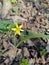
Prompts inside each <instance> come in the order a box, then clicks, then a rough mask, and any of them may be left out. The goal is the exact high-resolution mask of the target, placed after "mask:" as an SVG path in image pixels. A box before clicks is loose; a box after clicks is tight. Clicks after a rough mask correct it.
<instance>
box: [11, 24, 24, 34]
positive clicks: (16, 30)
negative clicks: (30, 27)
mask: <svg viewBox="0 0 49 65" xmlns="http://www.w3.org/2000/svg"><path fill="white" fill-rule="evenodd" d="M22 26H23V25H20V26H18V24H16V27H15V28H12V29H11V30H13V31H14V32H15V35H16V34H18V35H21V33H20V32H21V31H24V30H22Z"/></svg>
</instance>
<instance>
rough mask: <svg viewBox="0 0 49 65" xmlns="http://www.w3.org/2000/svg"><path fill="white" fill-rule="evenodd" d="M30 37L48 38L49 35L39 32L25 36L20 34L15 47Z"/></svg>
mask: <svg viewBox="0 0 49 65" xmlns="http://www.w3.org/2000/svg"><path fill="white" fill-rule="evenodd" d="M31 38H48V39H49V35H45V34H41V33H29V34H28V35H26V36H22V37H21V40H20V42H19V43H18V44H17V46H16V47H18V46H19V45H20V44H22V43H23V42H24V41H27V40H28V39H31Z"/></svg>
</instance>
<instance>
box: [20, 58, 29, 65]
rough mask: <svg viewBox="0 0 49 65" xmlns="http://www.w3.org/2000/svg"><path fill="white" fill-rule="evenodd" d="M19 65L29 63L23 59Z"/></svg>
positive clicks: (27, 64)
mask: <svg viewBox="0 0 49 65" xmlns="http://www.w3.org/2000/svg"><path fill="white" fill-rule="evenodd" d="M20 65H29V62H28V60H27V59H25V58H23V59H22V61H21V63H20Z"/></svg>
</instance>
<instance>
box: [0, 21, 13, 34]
mask: <svg viewBox="0 0 49 65" xmlns="http://www.w3.org/2000/svg"><path fill="white" fill-rule="evenodd" d="M12 24H13V22H12V20H2V21H1V20H0V33H6V32H8V29H7V27H8V26H9V25H12Z"/></svg>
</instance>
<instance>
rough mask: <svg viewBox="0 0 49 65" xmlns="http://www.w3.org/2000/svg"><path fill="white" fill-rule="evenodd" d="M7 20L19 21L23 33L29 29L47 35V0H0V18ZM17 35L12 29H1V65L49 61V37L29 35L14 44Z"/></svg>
mask: <svg viewBox="0 0 49 65" xmlns="http://www.w3.org/2000/svg"><path fill="white" fill-rule="evenodd" d="M9 20H12V22H13V23H15V22H18V24H19V25H21V24H22V25H23V30H25V34H26V35H28V31H29V32H31V33H38V34H40V33H41V34H45V35H49V0H18V1H17V2H16V3H12V2H10V1H9V0H3V2H1V1H0V21H1V22H4V21H6V22H7V23H8V21H9ZM4 26H5V25H3V26H1V25H0V29H1V28H2V27H3V28H4ZM0 31H1V30H0ZM14 38H15V39H14ZM20 39H21V37H20V36H19V35H16V37H14V35H13V32H12V33H11V32H10V33H8V34H4V33H0V49H2V50H3V51H2V52H1V50H0V65H49V39H47V38H31V39H28V40H27V41H23V42H22V43H23V44H21V45H19V46H18V47H16V46H15V45H14V42H15V43H16V45H17V44H18V43H19V41H20Z"/></svg>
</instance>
